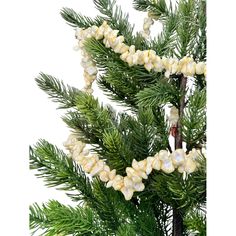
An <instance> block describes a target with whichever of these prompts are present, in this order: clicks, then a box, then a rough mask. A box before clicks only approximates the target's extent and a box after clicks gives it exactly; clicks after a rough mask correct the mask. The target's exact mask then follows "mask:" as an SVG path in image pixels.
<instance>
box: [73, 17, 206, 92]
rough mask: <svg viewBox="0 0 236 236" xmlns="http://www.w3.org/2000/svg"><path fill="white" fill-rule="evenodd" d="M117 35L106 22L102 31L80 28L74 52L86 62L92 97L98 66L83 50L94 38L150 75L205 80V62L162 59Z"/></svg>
mask: <svg viewBox="0 0 236 236" xmlns="http://www.w3.org/2000/svg"><path fill="white" fill-rule="evenodd" d="M150 19H151V18H150ZM146 21H147V22H146V23H145V24H146V26H145V29H146V31H147V30H149V27H150V26H151V24H152V22H151V21H150V20H146ZM149 31H150V30H149ZM118 32H119V31H118V30H113V29H111V27H110V26H109V25H108V24H107V22H106V21H104V22H103V24H102V25H101V26H100V27H97V26H91V27H89V28H87V29H81V28H77V30H76V38H77V39H78V44H77V45H76V46H75V50H78V49H81V50H82V56H83V59H82V62H81V65H82V66H83V68H84V78H85V87H84V91H85V92H88V93H90V94H91V93H92V92H93V90H92V89H91V87H92V83H93V81H94V80H95V79H96V76H97V73H98V70H97V67H96V64H95V63H94V62H93V60H92V58H91V56H90V55H89V54H88V53H87V52H86V50H85V48H84V42H85V41H86V40H87V39H89V38H92V37H93V38H95V39H96V40H103V43H104V45H105V46H106V47H107V48H111V49H112V50H113V51H114V52H115V53H118V54H121V55H120V58H121V60H123V61H124V62H127V63H128V65H129V66H130V67H131V66H134V65H143V66H144V67H145V68H146V70H147V71H149V72H150V71H151V70H153V71H155V72H162V71H165V76H166V77H167V78H169V77H170V75H172V74H180V73H182V74H184V75H185V76H194V75H195V74H196V75H202V74H204V76H205V77H206V63H205V62H198V63H196V62H195V61H194V60H193V58H191V57H187V56H185V57H183V58H182V59H180V60H178V59H177V58H166V57H164V56H163V57H162V58H161V57H160V56H158V55H157V54H156V52H155V51H154V50H144V51H141V50H136V49H135V46H134V45H131V46H128V45H126V44H125V43H124V41H125V39H124V36H122V35H120V36H118Z"/></svg>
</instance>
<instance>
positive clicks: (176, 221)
mask: <svg viewBox="0 0 236 236" xmlns="http://www.w3.org/2000/svg"><path fill="white" fill-rule="evenodd" d="M186 84H187V78H186V77H184V76H182V77H181V81H180V92H181V93H182V96H181V98H180V103H179V121H178V123H177V134H176V136H175V149H178V148H182V147H183V137H182V131H181V129H182V127H181V119H182V117H183V114H184V107H185V105H186V104H185V90H186ZM182 234H183V217H182V216H181V214H180V212H179V210H178V209H177V208H173V233H172V235H173V236H181V235H182Z"/></svg>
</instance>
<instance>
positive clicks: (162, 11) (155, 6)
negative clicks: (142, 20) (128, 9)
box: [133, 0, 172, 18]
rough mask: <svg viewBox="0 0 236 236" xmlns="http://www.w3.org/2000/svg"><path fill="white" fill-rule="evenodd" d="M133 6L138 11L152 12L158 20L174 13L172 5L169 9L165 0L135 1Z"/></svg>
mask: <svg viewBox="0 0 236 236" xmlns="http://www.w3.org/2000/svg"><path fill="white" fill-rule="evenodd" d="M170 4H171V3H170ZM133 6H134V8H135V9H136V10H138V11H144V12H151V13H152V15H153V16H154V17H157V18H160V17H161V16H162V17H166V16H169V13H170V12H171V11H172V5H170V8H168V7H167V5H166V1H165V0H158V1H156V0H133Z"/></svg>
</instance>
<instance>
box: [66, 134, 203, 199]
mask: <svg viewBox="0 0 236 236" xmlns="http://www.w3.org/2000/svg"><path fill="white" fill-rule="evenodd" d="M64 146H65V148H66V149H67V150H69V152H70V154H71V157H72V159H73V160H74V161H75V162H76V163H77V164H78V165H80V166H81V167H82V168H83V170H84V172H86V173H88V174H90V175H91V176H99V178H100V180H101V181H102V182H105V183H106V187H107V188H109V187H113V188H114V189H115V190H118V191H121V192H122V193H123V195H124V197H125V199H126V200H127V201H128V200H130V199H131V198H132V196H133V194H134V192H141V191H143V190H144V188H145V186H144V184H143V182H142V180H143V179H147V178H148V175H149V174H150V173H151V172H152V171H153V170H158V171H163V172H165V173H167V174H170V173H172V172H174V171H175V170H176V169H177V170H178V172H180V173H185V174H186V173H187V174H190V173H193V172H194V171H196V169H197V167H198V165H199V164H198V162H197V160H198V157H199V156H200V155H201V154H200V151H199V150H196V149H195V148H193V149H192V150H191V151H190V152H189V153H188V154H186V153H185V152H184V150H183V149H176V150H175V151H174V152H172V153H168V152H167V151H166V150H161V151H159V152H158V153H156V154H155V155H154V156H149V157H147V158H146V159H144V160H142V161H136V160H135V159H133V161H132V166H131V167H127V168H126V174H127V175H126V176H121V175H118V174H116V170H115V169H112V170H111V169H110V167H109V166H108V165H107V164H106V162H105V161H104V160H101V159H99V156H98V155H97V154H91V153H90V152H89V150H88V149H86V148H85V146H86V144H85V143H83V142H81V141H79V140H78V139H77V136H75V135H74V134H70V135H69V137H68V139H67V141H66V142H65V143H64Z"/></svg>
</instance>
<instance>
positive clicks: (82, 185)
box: [29, 0, 206, 236]
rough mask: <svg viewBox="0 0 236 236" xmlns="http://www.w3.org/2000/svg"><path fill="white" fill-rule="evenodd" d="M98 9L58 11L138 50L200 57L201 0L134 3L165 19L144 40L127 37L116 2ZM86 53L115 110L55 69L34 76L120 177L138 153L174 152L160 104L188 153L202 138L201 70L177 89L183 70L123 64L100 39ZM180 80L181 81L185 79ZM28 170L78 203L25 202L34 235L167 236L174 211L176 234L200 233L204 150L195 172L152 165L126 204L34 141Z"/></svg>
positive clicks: (129, 30) (98, 2) (129, 31)
mask: <svg viewBox="0 0 236 236" xmlns="http://www.w3.org/2000/svg"><path fill="white" fill-rule="evenodd" d="M94 4H95V7H96V8H97V10H98V11H99V12H100V13H101V15H100V16H96V17H95V18H90V17H86V16H83V15H81V14H80V13H76V12H75V11H74V10H73V9H70V8H63V9H62V11H61V15H62V17H63V18H64V19H65V20H66V22H67V23H68V24H69V25H71V26H72V27H74V28H75V27H80V28H87V27H90V26H92V25H97V26H100V25H101V24H102V22H103V21H104V20H106V21H107V22H108V24H109V25H110V26H111V27H112V28H114V29H118V30H119V34H122V35H124V37H125V42H126V43H127V44H128V45H135V47H136V49H140V50H146V49H153V50H155V51H156V52H157V54H158V55H160V56H166V57H170V56H176V57H177V58H179V59H180V58H182V57H183V56H185V55H192V56H193V58H194V59H195V60H196V61H202V60H205V59H206V14H205V9H206V3H205V1H204V0H197V1H193V0H180V1H179V2H178V4H176V5H174V4H168V3H167V1H165V0H133V5H134V7H135V9H137V10H139V11H144V12H149V13H150V14H152V16H154V17H155V18H156V19H157V18H158V19H159V20H160V22H161V23H162V24H163V30H162V32H160V34H158V35H157V36H156V37H155V38H153V39H151V40H149V41H147V40H145V39H144V38H143V37H141V35H140V34H139V33H136V34H134V32H133V26H132V25H131V24H130V23H129V21H128V14H126V13H123V12H122V10H121V7H119V6H117V5H116V1H115V0H94ZM85 49H86V51H87V52H88V53H89V54H90V55H91V57H92V59H93V61H94V62H95V63H96V65H97V67H98V69H99V72H100V76H99V78H98V80H97V84H98V86H99V88H100V89H101V90H103V92H104V94H106V95H107V96H108V97H109V98H110V99H111V100H112V101H115V102H117V103H118V104H120V105H122V106H124V109H125V111H127V110H129V113H127V112H125V111H124V112H120V113H117V112H116V111H115V110H114V108H112V107H111V106H109V105H104V104H102V103H101V102H100V101H99V100H98V99H96V98H94V97H93V96H92V95H89V94H86V93H84V92H82V91H80V90H79V89H77V88H74V87H72V86H69V85H65V84H64V83H63V82H62V81H60V80H58V79H56V78H54V77H53V76H50V75H47V74H44V73H40V75H39V76H38V77H37V78H36V83H37V85H38V86H39V88H40V89H42V90H43V91H44V92H46V94H47V95H48V96H49V98H51V99H52V101H54V102H56V103H58V108H59V109H65V114H64V116H63V117H62V119H63V121H64V122H65V123H66V124H67V126H68V127H69V128H70V129H71V130H72V131H73V133H75V134H76V135H77V136H78V138H79V139H80V140H82V141H83V142H85V143H86V144H89V145H90V147H91V150H92V152H96V153H98V155H99V158H101V159H104V160H106V163H107V164H108V165H109V166H110V168H111V169H116V170H117V173H118V174H121V175H125V169H126V167H128V166H131V163H132V160H133V159H136V160H137V161H140V160H143V159H144V158H147V157H148V156H153V155H155V153H157V152H158V151H160V150H168V151H169V152H172V148H171V145H170V142H169V132H170V126H169V123H168V120H167V118H166V116H165V107H166V106H167V105H168V106H172V105H174V106H176V107H177V108H178V109H179V110H181V109H182V110H181V114H180V115H181V117H180V121H179V123H178V125H179V126H180V127H181V128H180V129H179V130H180V134H181V137H182V141H183V142H185V143H186V149H187V152H189V151H190V150H191V149H192V148H198V149H201V148H202V147H204V146H205V143H206V81H205V78H204V77H203V76H202V75H197V76H195V77H194V78H191V79H192V80H193V81H194V83H193V89H192V90H191V91H189V88H185V87H184V88H183V87H182V85H181V81H182V79H183V78H184V77H183V75H173V76H171V78H169V79H167V78H165V76H164V74H163V72H154V71H151V72H148V71H147V70H146V69H145V68H144V67H143V66H140V65H137V66H133V67H129V65H128V64H127V63H125V62H124V61H122V60H121V59H120V57H119V55H118V54H116V53H114V52H113V51H112V50H111V49H110V48H106V47H105V46H104V44H103V43H102V41H101V40H95V39H93V38H91V39H89V40H87V41H86V43H85ZM184 79H186V78H184ZM29 156H30V168H31V169H34V170H37V173H36V176H37V177H38V178H42V179H43V180H44V181H45V185H46V186H47V187H56V188H57V189H59V190H63V191H66V194H67V195H68V196H69V197H70V198H71V199H72V200H73V201H75V202H77V203H78V206H77V207H71V206H65V205H63V204H61V203H59V202H57V201H55V200H51V201H49V202H48V203H46V204H42V205H39V204H37V203H35V204H33V205H32V206H30V229H31V230H32V231H31V232H32V234H33V233H35V232H37V231H38V230H43V233H42V235H47V236H54V235H75V236H76V235H101V236H103V235H108V236H110V235H111V236H112V235H117V236H126V235H127V236H135V235H140V236H146V235H147V236H149V235H150V236H169V235H174V236H176V235H175V234H173V218H174V212H176V211H178V212H179V214H180V217H181V221H182V223H183V225H182V229H181V230H182V235H199V236H203V235H206V213H205V205H206V158H205V156H204V155H202V157H201V159H200V160H199V167H198V169H197V171H196V172H194V173H191V174H188V175H186V176H185V178H183V174H180V173H179V172H177V171H175V172H173V173H171V174H165V173H163V172H159V171H153V172H152V173H151V174H150V175H149V178H148V179H147V180H145V181H143V182H144V184H145V189H144V191H142V192H135V194H134V196H133V198H132V199H131V200H130V201H126V200H125V199H124V197H123V195H122V193H121V192H118V191H115V190H114V189H113V188H106V186H105V185H104V183H103V182H101V181H100V180H99V178H96V177H94V178H90V177H89V176H87V175H86V174H85V172H84V171H83V170H82V169H81V168H80V167H79V166H78V165H77V164H76V163H75V162H74V161H73V160H72V159H71V157H70V156H68V155H67V154H66V153H64V152H63V151H62V150H60V149H59V148H57V147H56V146H54V145H53V144H50V143H49V142H47V141H46V140H43V139H40V140H39V141H38V142H37V143H36V144H35V145H34V146H31V147H30V149H29Z"/></svg>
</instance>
